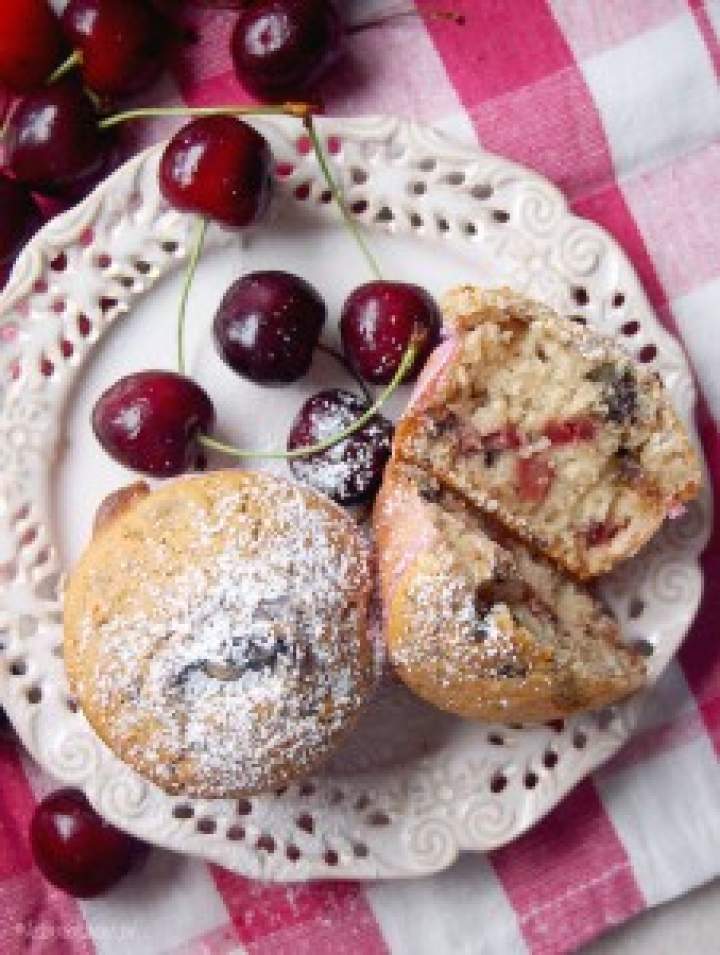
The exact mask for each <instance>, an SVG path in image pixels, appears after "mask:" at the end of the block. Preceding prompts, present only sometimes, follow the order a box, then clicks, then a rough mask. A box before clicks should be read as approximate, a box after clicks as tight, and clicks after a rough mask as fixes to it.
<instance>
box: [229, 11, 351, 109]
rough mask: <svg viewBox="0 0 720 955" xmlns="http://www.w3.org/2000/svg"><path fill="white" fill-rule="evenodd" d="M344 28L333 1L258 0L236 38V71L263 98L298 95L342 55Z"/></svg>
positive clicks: (244, 13) (246, 13) (243, 14)
mask: <svg viewBox="0 0 720 955" xmlns="http://www.w3.org/2000/svg"><path fill="white" fill-rule="evenodd" d="M342 32H343V31H342V23H341V20H340V15H339V13H338V11H337V9H336V7H335V6H334V4H333V3H331V2H330V0H256V2H255V3H251V4H248V5H247V6H246V8H245V9H244V10H243V11H242V12H241V14H240V17H239V19H238V21H237V24H236V25H235V30H234V31H233V35H232V38H231V41H230V52H231V54H232V59H233V63H234V66H235V73H236V74H237V77H238V79H239V80H240V82H241V83H242V85H243V86H244V87H245V89H247V90H249V91H250V92H251V93H253V94H254V95H256V96H258V97H260V98H265V99H282V98H297V96H298V94H299V93H301V92H303V91H304V90H306V89H307V88H308V87H309V86H311V85H312V84H313V83H314V82H315V81H316V80H317V79H318V77H319V76H320V75H321V74H322V73H324V72H325V70H326V69H327V68H328V67H329V66H330V65H331V64H332V63H333V62H334V61H335V60H336V59H337V57H338V54H339V50H340V41H341V38H342Z"/></svg>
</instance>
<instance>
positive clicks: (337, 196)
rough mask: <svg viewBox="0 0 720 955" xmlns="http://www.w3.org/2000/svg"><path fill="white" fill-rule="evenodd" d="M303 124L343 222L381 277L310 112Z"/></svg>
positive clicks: (304, 118) (372, 270)
mask: <svg viewBox="0 0 720 955" xmlns="http://www.w3.org/2000/svg"><path fill="white" fill-rule="evenodd" d="M303 125H304V126H305V129H306V130H307V134H308V136H309V138H310V142H311V143H312V147H313V149H314V151H315V155H316V157H317V161H318V165H319V166H320V170H321V172H322V174H323V176H324V177H325V182H326V183H327V186H328V189H329V190H330V192H331V193H332V197H333V199H334V200H335V202H336V203H337V205H338V208H339V209H340V212H341V213H342V217H343V219H344V220H345V224H346V225H347V227H348V229H349V230H350V232H351V233H352V235H353V238H354V239H355V241H356V242H357V244H358V246H359V247H360V251H361V252H362V254H363V255H364V256H365V261H366V262H367V264H368V265H369V266H370V271H371V272H372V273H373V275H374V276H375V278H377V279H381V278H382V272H381V271H380V266H379V265H378V264H377V261H376V259H375V256H374V255H373V254H372V252H371V251H370V247H369V246H368V244H367V242H366V241H365V239H364V238H363V234H362V232H361V231H360V229H359V228H358V224H357V222H356V221H355V219H354V217H353V215H352V213H351V211H350V210H349V209H348V205H347V202H346V201H345V196H344V195H343V194H342V192H341V190H340V188H339V187H338V185H337V183H336V182H335V179H334V177H333V174H332V173H331V172H330V165H329V163H328V161H327V158H326V156H325V150H324V149H323V147H322V143H321V142H320V137H319V136H318V134H317V130H316V129H315V124H314V123H313V119H312V114H311V113H307V114H306V115H305V116H304V117H303Z"/></svg>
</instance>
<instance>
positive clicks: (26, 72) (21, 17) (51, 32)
mask: <svg viewBox="0 0 720 955" xmlns="http://www.w3.org/2000/svg"><path fill="white" fill-rule="evenodd" d="M64 55H65V43H64V41H63V35H62V30H61V29H60V21H59V20H58V18H57V17H56V16H55V13H54V12H53V10H52V8H51V7H50V5H49V4H48V3H47V0H2V2H0V84H2V85H4V86H7V87H9V88H10V89H11V90H13V92H15V93H29V92H30V91H31V90H35V89H39V88H40V87H41V86H44V85H45V81H46V80H47V79H48V77H49V76H50V74H51V73H52V72H53V70H54V69H55V68H56V67H57V66H59V65H60V63H61V62H62V60H63V57H64Z"/></svg>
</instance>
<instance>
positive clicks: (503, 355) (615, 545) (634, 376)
mask: <svg viewBox="0 0 720 955" xmlns="http://www.w3.org/2000/svg"><path fill="white" fill-rule="evenodd" d="M444 314H445V317H446V321H447V323H448V327H449V330H450V333H451V340H450V342H449V343H448V344H446V345H445V346H444V359H443V364H442V367H440V368H437V369H435V372H434V376H433V378H432V381H430V382H428V384H427V386H426V387H424V388H423V389H421V390H420V392H419V393H418V395H417V396H416V399H415V400H414V402H413V404H412V406H411V408H410V410H409V411H408V413H407V414H406V415H405V417H404V419H403V420H402V421H401V422H400V424H399V426H398V428H397V431H396V436H395V443H394V456H395V458H397V459H398V460H401V461H405V462H407V463H410V464H414V465H418V466H420V467H422V468H424V469H426V470H427V471H428V472H430V473H432V474H434V475H435V476H436V477H438V478H439V479H441V480H442V481H443V483H444V484H446V485H448V486H450V487H452V488H454V489H455V490H457V491H458V492H460V493H462V494H463V495H465V496H466V497H467V498H468V499H469V500H470V501H472V502H473V503H474V504H475V505H476V506H478V507H479V508H481V509H482V510H484V511H485V512H486V513H492V514H494V515H496V516H497V518H498V520H499V522H500V523H501V524H502V525H503V526H505V527H506V528H508V529H510V530H512V531H513V532H514V533H515V534H517V535H518V536H519V537H520V538H522V539H524V540H525V541H526V542H527V543H529V544H531V545H532V546H534V547H536V548H538V549H540V550H541V551H542V552H543V553H545V554H546V555H548V556H550V557H551V558H552V559H553V560H555V561H556V562H557V563H558V564H559V565H561V566H563V567H565V568H566V569H567V570H568V571H570V572H571V573H573V574H575V575H576V576H578V577H580V578H589V577H593V576H596V575H598V574H601V573H604V572H607V571H609V570H610V569H612V567H614V566H615V565H616V564H617V563H618V562H619V561H621V560H623V559H625V558H627V557H629V556H631V555H633V554H635V553H636V552H637V551H638V550H639V549H640V547H642V545H643V544H644V543H646V541H648V540H649V539H650V537H652V535H653V534H654V533H655V532H656V531H657V529H658V528H659V526H660V524H661V523H662V521H663V520H664V519H665V517H666V516H668V515H669V514H670V515H672V514H674V513H676V512H677V511H678V510H680V509H681V507H682V505H683V503H684V502H686V501H688V500H690V499H692V498H693V497H694V496H695V495H696V494H697V492H698V490H699V487H700V480H701V478H700V468H699V463H698V459H697V456H696V454H695V452H694V450H693V449H692V447H691V445H690V442H689V440H688V437H687V434H686V433H685V430H684V428H683V426H682V424H681V422H680V421H679V419H678V417H677V415H676V413H675V411H674V409H673V408H672V405H671V403H670V401H669V399H668V397H667V394H666V392H665V390H664V388H663V385H662V382H661V381H660V379H659V377H658V376H657V375H656V374H654V373H651V372H649V371H648V370H647V369H645V368H643V367H642V366H641V365H640V364H638V363H637V362H636V361H634V359H633V358H632V357H631V356H630V355H629V354H628V353H627V352H626V351H625V350H624V349H622V348H621V347H620V346H619V345H618V344H617V343H616V342H615V341H614V340H613V339H611V338H609V337H607V336H604V335H601V334H599V333H598V332H596V331H593V330H590V329H588V328H585V327H582V326H579V325H577V324H575V323H573V322H572V321H570V320H568V319H565V318H562V317H560V316H559V315H557V314H556V313H554V312H553V311H551V310H550V309H547V308H545V307H544V306H542V305H539V304H538V303H536V302H532V301H531V300H529V299H526V298H523V297H522V296H519V295H516V294H514V293H512V292H510V291H509V290H507V289H501V290H497V291H482V290H480V289H477V288H474V287H461V288H459V289H455V290H454V291H452V292H451V293H449V294H448V296H446V298H445V301H444Z"/></svg>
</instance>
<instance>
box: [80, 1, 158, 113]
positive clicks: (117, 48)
mask: <svg viewBox="0 0 720 955" xmlns="http://www.w3.org/2000/svg"><path fill="white" fill-rule="evenodd" d="M62 26H63V30H64V31H65V35H66V36H67V38H68V40H69V41H70V43H71V44H72V46H73V47H74V49H76V50H77V51H78V52H79V53H81V54H82V63H81V67H80V68H81V71H82V75H83V79H84V81H85V85H86V86H88V87H89V88H90V89H91V90H93V91H94V92H95V93H97V94H99V95H100V96H102V97H109V98H115V97H123V96H132V95H134V94H135V93H139V92H140V91H141V90H144V89H146V88H147V87H148V86H150V85H151V84H152V83H154V82H155V80H156V79H157V78H158V76H159V75H160V73H161V72H162V69H163V66H164V53H165V39H166V36H167V33H168V30H167V24H165V23H164V20H163V18H162V17H160V16H159V14H158V12H157V10H155V9H154V8H153V7H152V5H151V4H150V3H148V2H147V0H70V2H69V3H68V5H67V7H66V8H65V11H64V13H63V15H62Z"/></svg>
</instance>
